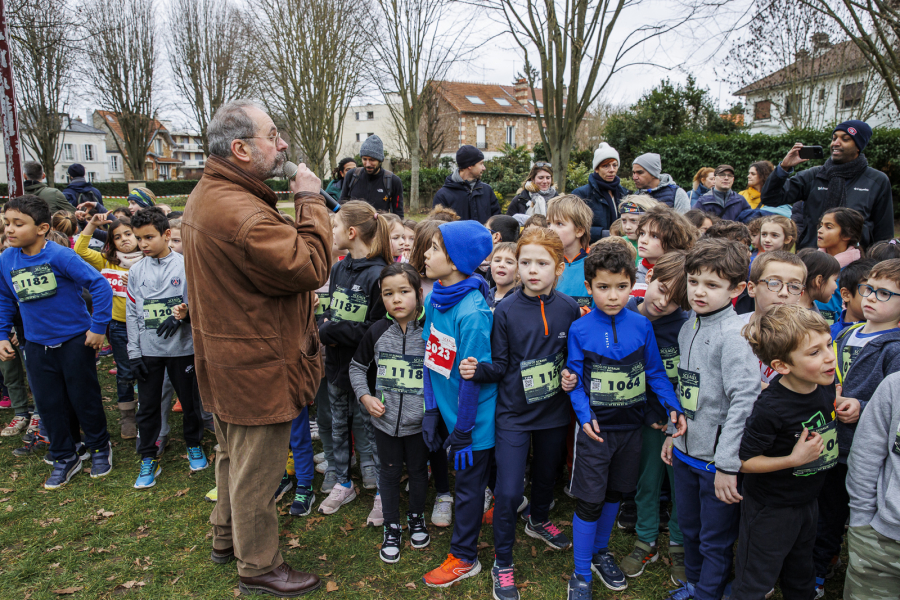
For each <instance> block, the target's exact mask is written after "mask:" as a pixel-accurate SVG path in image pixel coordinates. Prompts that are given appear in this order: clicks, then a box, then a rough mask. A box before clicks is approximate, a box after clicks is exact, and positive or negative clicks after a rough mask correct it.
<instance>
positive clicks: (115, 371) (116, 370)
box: [109, 369, 119, 375]
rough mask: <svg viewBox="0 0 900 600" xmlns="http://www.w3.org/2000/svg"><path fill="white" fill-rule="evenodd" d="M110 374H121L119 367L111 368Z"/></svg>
mask: <svg viewBox="0 0 900 600" xmlns="http://www.w3.org/2000/svg"><path fill="white" fill-rule="evenodd" d="M109 374H110V375H118V374H119V370H118V369H110V370H109Z"/></svg>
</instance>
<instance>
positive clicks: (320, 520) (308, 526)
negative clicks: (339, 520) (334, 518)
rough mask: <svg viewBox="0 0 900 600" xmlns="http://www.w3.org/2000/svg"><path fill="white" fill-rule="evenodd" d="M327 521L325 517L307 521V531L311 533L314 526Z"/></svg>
mask: <svg viewBox="0 0 900 600" xmlns="http://www.w3.org/2000/svg"><path fill="white" fill-rule="evenodd" d="M324 520H325V517H312V518H311V519H307V520H306V531H309V530H310V529H311V528H312V526H313V525H315V524H316V523H321V522H322V521H324Z"/></svg>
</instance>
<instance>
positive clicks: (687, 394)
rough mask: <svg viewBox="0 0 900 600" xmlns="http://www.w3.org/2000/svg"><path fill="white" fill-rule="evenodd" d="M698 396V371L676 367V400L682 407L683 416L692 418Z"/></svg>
mask: <svg viewBox="0 0 900 600" xmlns="http://www.w3.org/2000/svg"><path fill="white" fill-rule="evenodd" d="M699 397H700V373H695V372H694V371H688V370H687V369H682V368H681V367H678V401H679V402H681V408H683V409H684V416H685V417H687V418H688V419H693V418H694V414H695V413H696V412H697V400H698V399H699Z"/></svg>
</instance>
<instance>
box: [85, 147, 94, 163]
mask: <svg viewBox="0 0 900 600" xmlns="http://www.w3.org/2000/svg"><path fill="white" fill-rule="evenodd" d="M84 160H85V162H87V161H91V160H94V146H93V144H85V145H84Z"/></svg>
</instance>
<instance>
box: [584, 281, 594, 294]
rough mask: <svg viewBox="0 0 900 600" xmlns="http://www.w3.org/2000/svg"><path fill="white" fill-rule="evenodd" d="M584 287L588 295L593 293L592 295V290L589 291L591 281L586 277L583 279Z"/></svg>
mask: <svg viewBox="0 0 900 600" xmlns="http://www.w3.org/2000/svg"><path fill="white" fill-rule="evenodd" d="M584 289H586V290H587V293H588V295H589V296H593V295H594V294H593V292H591V282H590V281H588V280H587V279H585V280H584Z"/></svg>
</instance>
